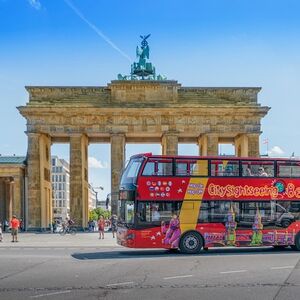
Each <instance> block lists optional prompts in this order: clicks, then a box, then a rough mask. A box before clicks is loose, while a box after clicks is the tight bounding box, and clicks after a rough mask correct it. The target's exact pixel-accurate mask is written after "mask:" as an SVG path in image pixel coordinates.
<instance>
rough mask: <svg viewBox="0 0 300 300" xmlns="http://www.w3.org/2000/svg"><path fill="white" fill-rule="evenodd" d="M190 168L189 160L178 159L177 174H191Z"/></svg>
mask: <svg viewBox="0 0 300 300" xmlns="http://www.w3.org/2000/svg"><path fill="white" fill-rule="evenodd" d="M189 174H190V169H189V164H188V162H187V161H184V160H177V161H176V175H189Z"/></svg>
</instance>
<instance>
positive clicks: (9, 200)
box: [5, 178, 14, 221]
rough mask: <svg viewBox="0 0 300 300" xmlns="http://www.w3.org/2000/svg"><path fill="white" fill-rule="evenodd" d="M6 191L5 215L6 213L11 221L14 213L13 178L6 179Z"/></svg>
mask: <svg viewBox="0 0 300 300" xmlns="http://www.w3.org/2000/svg"><path fill="white" fill-rule="evenodd" d="M5 193H6V197H5V198H6V205H5V215H6V219H7V220H8V221H9V220H11V218H12V215H13V198H14V182H13V179H12V178H10V179H8V180H6V181H5Z"/></svg>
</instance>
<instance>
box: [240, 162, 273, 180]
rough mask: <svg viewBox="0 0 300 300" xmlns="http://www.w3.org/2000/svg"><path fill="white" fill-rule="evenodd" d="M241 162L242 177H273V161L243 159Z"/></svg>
mask: <svg viewBox="0 0 300 300" xmlns="http://www.w3.org/2000/svg"><path fill="white" fill-rule="evenodd" d="M241 163H242V176H243V177H249V176H254V177H274V162H273V161H262V160H248V161H245V160H243V161H242V162H241Z"/></svg>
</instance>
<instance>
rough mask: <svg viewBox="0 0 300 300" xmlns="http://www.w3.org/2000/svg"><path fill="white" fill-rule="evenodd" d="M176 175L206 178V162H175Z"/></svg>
mask: <svg viewBox="0 0 300 300" xmlns="http://www.w3.org/2000/svg"><path fill="white" fill-rule="evenodd" d="M176 175H179V176H180V175H184V176H208V161H207V160H184V159H181V160H176Z"/></svg>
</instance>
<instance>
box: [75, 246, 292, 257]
mask: <svg viewBox="0 0 300 300" xmlns="http://www.w3.org/2000/svg"><path fill="white" fill-rule="evenodd" d="M285 253H286V254H288V253H297V251H293V250H292V249H289V248H287V249H284V250H278V249H274V248H273V247H267V248H247V249H245V248H242V249H241V248H234V249H223V248H218V249H210V250H208V251H201V253H200V254H182V253H180V252H174V251H170V250H161V249H159V250H147V249H145V250H140V249H139V250H134V249H130V250H124V251H118V250H117V251H116V250H113V251H103V252H87V253H74V254H72V255H71V256H72V257H73V258H75V259H79V260H91V259H130V258H134V259H136V258H141V259H144V258H159V257H174V256H180V257H201V256H226V255H237V256H238V255H261V254H279V255H282V254H285Z"/></svg>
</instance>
